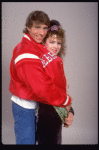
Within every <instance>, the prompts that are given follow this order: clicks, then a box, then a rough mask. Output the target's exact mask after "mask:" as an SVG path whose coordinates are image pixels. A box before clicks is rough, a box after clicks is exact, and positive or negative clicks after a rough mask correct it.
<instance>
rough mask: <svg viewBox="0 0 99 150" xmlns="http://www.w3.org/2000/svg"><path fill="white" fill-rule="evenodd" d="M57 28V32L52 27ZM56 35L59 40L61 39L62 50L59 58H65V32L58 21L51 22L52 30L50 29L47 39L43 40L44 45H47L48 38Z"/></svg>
mask: <svg viewBox="0 0 99 150" xmlns="http://www.w3.org/2000/svg"><path fill="white" fill-rule="evenodd" d="M55 25H56V26H57V27H58V28H57V30H54V29H52V28H51V27H53V26H55ZM53 35H56V36H57V38H58V39H61V42H62V43H61V49H60V51H59V53H58V55H57V56H59V57H61V58H63V56H64V55H65V53H66V46H65V30H63V28H62V27H61V25H60V23H59V22H58V21H57V20H51V22H50V28H49V29H48V32H47V35H46V37H45V38H44V39H43V42H42V43H43V44H45V43H46V40H47V38H49V37H51V36H53Z"/></svg>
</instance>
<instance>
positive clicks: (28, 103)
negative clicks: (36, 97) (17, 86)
mask: <svg viewBox="0 0 99 150" xmlns="http://www.w3.org/2000/svg"><path fill="white" fill-rule="evenodd" d="M11 100H12V101H13V102H15V103H16V104H18V105H19V106H21V107H23V108H26V109H35V108H36V107H37V102H35V101H33V100H24V99H21V98H19V97H17V96H15V95H13V96H12V97H11Z"/></svg>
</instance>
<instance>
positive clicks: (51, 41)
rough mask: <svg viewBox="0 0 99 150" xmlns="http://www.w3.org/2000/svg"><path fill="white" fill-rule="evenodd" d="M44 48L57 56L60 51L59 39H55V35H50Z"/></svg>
mask: <svg viewBox="0 0 99 150" xmlns="http://www.w3.org/2000/svg"><path fill="white" fill-rule="evenodd" d="M45 46H46V48H47V50H48V51H50V52H52V54H53V55H57V54H58V53H59V51H60V49H61V39H59V38H57V36H56V35H52V36H50V37H49V38H47V40H46V43H45Z"/></svg>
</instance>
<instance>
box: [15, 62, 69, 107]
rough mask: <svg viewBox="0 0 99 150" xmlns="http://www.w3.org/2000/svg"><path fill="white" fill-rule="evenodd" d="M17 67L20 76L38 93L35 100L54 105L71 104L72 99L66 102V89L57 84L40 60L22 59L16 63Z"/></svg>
mask: <svg viewBox="0 0 99 150" xmlns="http://www.w3.org/2000/svg"><path fill="white" fill-rule="evenodd" d="M16 68H17V73H18V77H19V78H20V79H22V80H23V81H24V82H25V84H26V85H27V86H30V87H31V89H32V91H33V92H34V93H35V94H36V95H37V98H35V99H33V100H35V101H38V102H42V103H46V104H49V105H53V106H63V105H64V104H66V105H69V104H70V99H68V102H66V99H67V95H66V91H64V90H63V89H62V88H59V87H58V86H56V85H55V83H54V80H53V79H52V78H51V77H49V76H48V75H47V74H46V73H45V72H44V69H43V67H42V64H41V61H40V60H38V59H27V60H26V59H22V60H21V61H19V62H17V63H16Z"/></svg>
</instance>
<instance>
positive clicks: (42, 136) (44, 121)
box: [38, 20, 74, 144]
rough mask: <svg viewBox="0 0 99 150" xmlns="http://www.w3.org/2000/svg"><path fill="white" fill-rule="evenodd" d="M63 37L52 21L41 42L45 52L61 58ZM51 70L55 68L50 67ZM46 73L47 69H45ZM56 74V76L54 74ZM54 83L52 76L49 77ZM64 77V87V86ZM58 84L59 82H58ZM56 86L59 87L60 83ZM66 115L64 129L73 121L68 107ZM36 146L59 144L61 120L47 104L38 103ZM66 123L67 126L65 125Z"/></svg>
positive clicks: (59, 27)
mask: <svg viewBox="0 0 99 150" xmlns="http://www.w3.org/2000/svg"><path fill="white" fill-rule="evenodd" d="M64 43H65V35H64V30H63V29H62V28H61V26H60V23H59V22H58V21H56V20H52V21H51V23H50V28H49V29H48V32H47V36H46V37H45V38H44V40H43V44H44V45H45V46H46V48H47V50H49V51H50V52H51V54H53V55H55V56H59V57H62V55H64V54H65V46H64ZM62 64H63V63H62V59H60V60H59V70H60V72H61V74H62V76H64V71H63V65H62ZM51 69H52V70H54V69H55V68H54V67H52V68H51ZM45 71H46V72H47V67H46V68H45ZM56 74H58V73H57V72H56ZM49 76H50V77H51V78H52V79H53V81H54V82H55V80H56V79H55V76H54V74H53V73H52V74H50V75H49ZM65 80H66V79H65V76H64V86H66V82H65ZM59 82H60V81H59ZM57 86H61V82H60V83H58V85H57ZM66 109H67V111H68V112H69V113H68V115H69V117H70V118H71V119H69V122H68V121H67V120H66V119H67V118H65V119H64V122H65V124H64V125H65V127H68V125H71V123H72V120H73V114H74V112H73V109H72V108H71V109H70V105H69V106H66ZM38 115H39V119H38V144H61V131H62V120H61V118H60V116H59V114H58V112H57V111H56V109H55V107H53V106H51V105H47V104H42V103H39V110H38ZM66 121H67V122H68V125H67V124H66V123H67V122H66Z"/></svg>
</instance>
